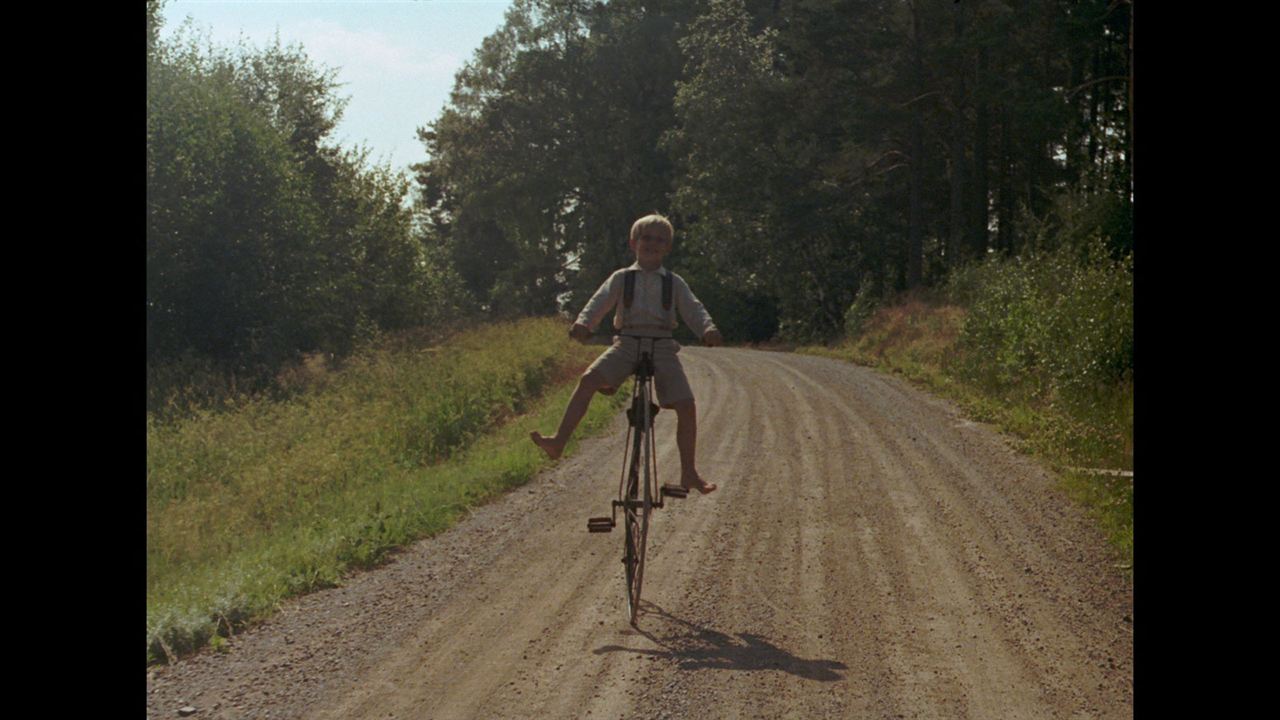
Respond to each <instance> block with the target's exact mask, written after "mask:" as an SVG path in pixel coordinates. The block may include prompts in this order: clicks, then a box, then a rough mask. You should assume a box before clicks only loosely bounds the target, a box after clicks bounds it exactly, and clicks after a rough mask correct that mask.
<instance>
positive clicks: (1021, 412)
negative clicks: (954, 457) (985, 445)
mask: <svg viewBox="0 0 1280 720" xmlns="http://www.w3.org/2000/svg"><path fill="white" fill-rule="evenodd" d="M966 317H967V312H966V310H965V309H964V308H962V307H959V306H957V305H954V304H949V303H948V302H946V301H945V300H941V299H937V298H927V297H923V296H908V297H906V298H903V299H900V300H899V301H898V302H897V303H896V304H890V305H886V306H884V307H880V308H878V309H877V310H876V311H875V312H874V313H872V314H871V316H870V318H869V319H868V320H867V321H866V322H865V323H864V324H863V327H862V332H861V334H860V335H859V336H857V337H855V338H850V339H846V340H844V341H842V342H840V343H838V344H835V345H833V346H813V345H808V346H801V347H798V348H797V349H796V352H800V353H805V354H810V355H819V356H823V357H830V358H835V359H839V360H844V361H847V362H852V363H856V364H858V365H863V366H867V367H873V368H877V369H880V370H882V371H885V372H890V373H894V374H898V375H901V376H903V377H904V378H906V379H908V380H910V381H912V382H914V383H916V384H918V385H920V386H923V387H925V388H927V389H929V390H930V391H932V392H934V393H936V394H938V395H941V396H943V397H946V398H948V399H950V400H951V401H953V402H955V403H956V404H957V405H959V406H960V407H961V408H963V409H964V411H965V412H966V413H967V414H968V415H969V416H971V417H973V418H974V419H976V420H980V421H983V422H989V423H991V424H993V425H996V426H998V427H1000V428H1001V429H1002V430H1004V431H1006V432H1008V433H1009V434H1011V435H1012V436H1013V437H1014V438H1016V439H1017V440H1018V441H1019V443H1020V445H1021V449H1022V450H1023V451H1024V452H1027V453H1029V454H1031V455H1033V456H1035V457H1038V458H1040V459H1041V460H1042V461H1044V462H1046V463H1047V464H1048V465H1049V466H1051V467H1052V468H1053V469H1054V470H1055V472H1057V474H1058V476H1059V478H1060V481H1061V485H1062V487H1063V489H1064V491H1065V492H1066V493H1067V495H1068V496H1069V497H1071V498H1072V499H1073V500H1075V501H1077V502H1079V503H1081V504H1082V505H1083V506H1084V507H1086V508H1087V509H1088V510H1089V512H1090V513H1091V514H1092V515H1093V516H1094V517H1095V518H1096V519H1097V521H1098V523H1099V525H1100V526H1101V527H1102V528H1103V530H1104V531H1105V532H1106V534H1107V537H1108V539H1109V540H1110V542H1111V543H1112V545H1113V546H1114V547H1115V548H1116V549H1117V550H1118V552H1119V554H1120V557H1121V567H1123V568H1125V569H1130V570H1131V569H1132V566H1133V479H1132V478H1126V477H1115V476H1110V475H1103V474H1096V473H1092V472H1082V471H1079V470H1074V469H1073V468H1106V469H1122V470H1132V469H1133V385H1132V382H1129V383H1127V384H1125V385H1123V386H1120V387H1108V388H1095V389H1093V390H1092V391H1091V392H1088V393H1082V394H1080V395H1079V396H1078V397H1072V398H1070V399H1067V398H1065V397H1063V395H1062V394H1056V393H1038V394H1037V393H1031V392H1023V391H1019V390H1018V389H1017V388H1010V387H992V386H990V385H984V384H983V383H980V382H976V381H974V380H973V379H971V378H969V377H966V376H965V374H964V373H963V372H962V367H963V366H964V364H965V358H964V356H963V353H964V350H963V348H961V347H960V338H961V335H962V332H963V329H964V323H965V319H966Z"/></svg>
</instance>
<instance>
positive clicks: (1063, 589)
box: [147, 347, 1133, 720]
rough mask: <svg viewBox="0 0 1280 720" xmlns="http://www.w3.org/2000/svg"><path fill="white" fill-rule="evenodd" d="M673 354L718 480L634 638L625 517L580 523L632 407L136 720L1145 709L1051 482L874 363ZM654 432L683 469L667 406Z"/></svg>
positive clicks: (664, 455)
mask: <svg viewBox="0 0 1280 720" xmlns="http://www.w3.org/2000/svg"><path fill="white" fill-rule="evenodd" d="M681 358H682V359H683V361H684V364H685V368H686V371H687V372H688V374H689V379H690V382H691V384H692V385H693V387H694V391H695V393H696V394H697V396H698V404H699V429H700V431H699V448H698V458H699V469H700V471H701V472H702V474H703V476H704V477H706V478H708V479H709V480H711V481H713V482H716V483H718V484H719V485H720V490H719V491H717V492H715V493H713V494H711V495H708V496H697V494H696V493H694V494H693V495H691V496H690V497H689V498H688V499H685V500H676V501H668V503H669V504H668V506H667V507H666V508H664V509H663V510H660V511H658V513H657V515H656V516H655V518H654V520H653V522H652V524H651V526H650V532H649V539H650V542H649V558H648V564H647V569H646V573H645V585H644V597H645V601H644V603H643V605H642V613H641V615H640V618H639V620H638V624H637V626H636V627H632V626H631V625H629V624H628V623H627V620H626V601H625V597H624V594H623V579H622V565H621V563H620V562H619V561H618V560H619V558H620V556H621V547H622V536H621V533H620V532H617V531H615V532H614V533H611V534H588V533H587V532H586V527H585V526H586V519H587V517H589V516H593V515H605V514H608V512H609V501H610V499H611V498H612V497H613V496H614V494H615V493H616V491H617V482H618V474H619V472H620V470H621V467H620V465H621V453H622V437H623V432H624V431H625V425H624V423H625V420H624V419H623V418H622V417H621V416H620V417H619V418H618V420H617V424H616V426H615V427H614V428H613V431H611V432H609V433H606V434H605V435H603V436H601V437H598V438H595V439H592V440H589V441H586V442H584V443H583V444H582V447H581V448H580V449H579V451H578V453H577V454H576V455H575V456H574V457H572V458H569V459H566V460H562V461H560V462H559V463H557V464H556V465H554V466H553V467H552V468H550V469H549V470H547V471H545V472H544V473H542V474H541V475H539V476H538V477H537V478H535V479H534V480H533V481H532V482H531V483H530V484H529V485H527V486H525V487H522V488H519V489H517V490H515V491H513V492H511V493H510V494H508V495H506V496H504V497H503V498H501V499H499V500H497V501H495V502H492V503H490V504H488V505H485V506H483V507H480V508H477V509H476V510H475V511H474V512H473V513H471V515H470V516H469V517H468V518H467V519H466V520H465V521H463V522H462V523H460V524H459V525H458V526H456V527H455V528H454V529H452V530H450V531H449V532H447V533H444V534H442V535H439V536H437V537H435V538H431V539H428V540H424V541H421V542H419V543H416V544H414V545H413V546H411V547H408V548H406V549H405V550H403V551H401V552H399V553H397V554H396V555H395V557H394V558H393V560H392V561H391V562H390V563H389V564H387V565H386V566H384V567H382V568H379V569H377V570H374V571H369V572H364V573H359V574H356V575H353V576H352V577H350V578H349V579H348V580H347V582H346V584H345V585H344V586H343V587H340V588H334V589H331V590H325V591H322V592H317V593H314V594H311V595H308V596H306V597H303V598H300V599H298V600H295V601H291V602H289V603H287V604H286V605H285V606H284V607H283V608H282V610H281V612H280V613H279V614H278V615H277V616H276V617H274V618H273V619H271V620H270V621H268V622H266V623H263V624H262V625H260V626H258V627H256V628H255V629H253V630H251V631H247V632H245V633H243V634H241V635H238V636H237V637H235V638H234V639H233V640H232V641H231V642H230V644H229V651H228V652H223V653H214V652H206V653H202V654H200V655H198V656H196V657H193V658H190V659H187V660H184V661H182V662H179V663H177V664H176V665H173V666H168V667H161V668H152V669H149V670H148V671H147V717H148V718H171V717H194V718H470V717H475V718H588V717H589V718H681V717H705V718H720V717H740V718H779V717H804V718H808V717H866V718H946V719H948V720H950V719H953V718H975V719H986V718H1071V719H1073V720H1074V719H1079V718H1129V717H1132V714H1133V590H1132V583H1131V582H1130V581H1129V580H1128V579H1126V577H1125V576H1124V575H1122V574H1121V573H1120V571H1118V570H1117V569H1116V566H1115V563H1116V562H1117V560H1116V559H1115V557H1114V555H1113V554H1112V553H1111V552H1110V551H1109V549H1108V548H1107V546H1106V545H1105V542H1104V540H1103V538H1102V536H1101V534H1100V532H1099V531H1098V530H1097V528H1096V527H1095V526H1094V525H1093V524H1092V523H1091V522H1090V521H1089V520H1088V519H1087V517H1086V516H1085V515H1084V513H1083V512H1082V511H1081V510H1080V509H1078V508H1077V507H1075V506H1074V505H1072V504H1071V503H1070V502H1069V501H1068V500H1067V499H1066V498H1065V497H1064V496H1063V495H1062V493H1061V492H1060V491H1059V490H1057V489H1056V487H1055V485H1054V480H1053V478H1052V476H1051V475H1050V474H1049V473H1048V472H1046V471H1045V470H1043V469H1042V468H1040V467H1039V466H1038V465H1036V464H1035V463H1034V462H1032V461H1031V460H1029V459H1027V458H1025V457H1022V456H1020V455H1018V454H1017V453H1016V452H1015V451H1014V450H1013V449H1012V446H1011V444H1010V443H1009V442H1008V441H1007V440H1006V439H1005V438H1003V437H1002V436H1001V435H1000V434H998V433H997V432H995V431H993V430H992V429H991V428H989V427H986V426H984V425H981V424H977V423H973V422H970V421H967V420H965V419H963V418H962V417H961V416H960V414H959V413H958V412H957V411H956V410H955V409H954V408H953V407H952V406H951V405H949V404H948V403H946V402H943V401H941V400H938V399H936V398H932V397H930V396H928V395H926V394H924V393H922V392H920V391H918V390H916V389H913V388H912V387H910V386H909V385H907V384H906V383H904V382H901V381H899V380H898V379H896V378H892V377H886V376H884V375H880V374H877V373H875V372H872V371H870V370H867V369H865V368H859V367H856V366H852V365H848V364H844V363H840V362H836V361H833V360H827V359H822V358H813V357H807V356H800V355H791V354H780V353H765V352H755V351H750V350H741V349H707V348H697V347H695V348H685V350H684V351H683V352H682V353H681ZM531 429H532V428H531ZM543 429H544V430H545V428H543ZM657 432H658V436H657V437H658V455H659V468H660V472H661V473H663V480H664V481H667V480H670V481H675V479H676V478H677V477H678V469H679V460H678V455H677V452H676V447H675V417H674V414H673V413H670V412H663V413H661V414H660V415H659V416H658V418H657ZM193 709H194V711H193Z"/></svg>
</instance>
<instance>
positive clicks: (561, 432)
mask: <svg viewBox="0 0 1280 720" xmlns="http://www.w3.org/2000/svg"><path fill="white" fill-rule="evenodd" d="M602 389H605V384H604V380H603V379H602V378H601V377H600V376H599V375H596V374H595V373H590V372H589V373H586V374H584V375H583V376H582V377H581V378H580V379H579V380H578V387H576V388H574V390H573V397H571V398H569V404H568V405H567V406H566V407H565V409H564V417H563V418H561V419H560V427H559V428H558V429H557V430H556V434H555V435H553V436H552V437H543V435H542V433H540V432H538V431H537V430H534V431H533V432H531V433H529V438H530V439H531V440H533V443H534V444H535V445H537V446H538V447H540V448H542V450H543V452H545V453H546V454H547V457H549V458H551V459H552V460H555V459H556V458H558V457H560V453H562V452H564V446H565V445H566V444H568V442H569V437H570V436H571V435H573V431H574V430H575V429H577V427H578V423H580V422H582V416H583V415H586V414H587V408H588V407H590V406H591V397H592V396H593V395H595V394H596V391H598V390H602Z"/></svg>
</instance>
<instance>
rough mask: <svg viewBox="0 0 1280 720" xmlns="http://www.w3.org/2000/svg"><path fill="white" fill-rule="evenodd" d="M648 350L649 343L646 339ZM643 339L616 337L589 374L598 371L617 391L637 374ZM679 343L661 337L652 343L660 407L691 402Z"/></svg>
mask: <svg viewBox="0 0 1280 720" xmlns="http://www.w3.org/2000/svg"><path fill="white" fill-rule="evenodd" d="M643 342H644V347H645V349H648V347H649V342H650V341H649V340H644V341H643ZM640 343H641V341H640V340H637V339H636V338H630V337H621V336H618V335H614V336H613V345H612V346H610V348H609V349H608V350H605V351H604V352H603V353H600V357H598V358H596V361H595V362H593V363H591V367H589V368H587V372H589V373H590V372H595V373H598V374H599V375H600V377H601V378H603V379H604V382H605V384H606V385H607V386H608V387H610V388H618V387H621V386H622V383H624V382H626V380H627V378H628V377H629V376H630V375H631V374H632V373H634V372H635V370H636V363H637V362H639V361H640V349H639V348H640ZM678 352H680V343H678V342H676V341H675V340H672V339H671V338H658V339H656V340H654V341H653V384H654V389H655V390H656V391H657V395H658V406H659V407H664V408H669V407H671V406H672V405H674V404H676V403H678V402H680V401H681V400H692V399H693V390H691V389H690V388H689V380H688V378H686V377H685V376H684V367H683V366H681V365H680V358H678V357H676V353H678Z"/></svg>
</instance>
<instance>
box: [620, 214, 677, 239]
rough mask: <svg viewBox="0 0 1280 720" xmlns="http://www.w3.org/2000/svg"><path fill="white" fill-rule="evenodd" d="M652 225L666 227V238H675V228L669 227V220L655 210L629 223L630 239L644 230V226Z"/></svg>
mask: <svg viewBox="0 0 1280 720" xmlns="http://www.w3.org/2000/svg"><path fill="white" fill-rule="evenodd" d="M654 225H661V226H662V227H664V228H666V230H667V239H668V240H674V239H675V237H676V230H675V228H673V227H671V221H670V220H668V219H666V218H665V217H663V216H662V215H659V214H658V213H657V212H652V213H649V214H648V215H645V216H644V217H642V218H640V219H639V220H637V221H635V222H634V223H632V224H631V239H632V240H635V239H636V238H638V237H640V233H642V232H644V230H645V229H646V228H650V227H653V226H654Z"/></svg>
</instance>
